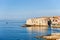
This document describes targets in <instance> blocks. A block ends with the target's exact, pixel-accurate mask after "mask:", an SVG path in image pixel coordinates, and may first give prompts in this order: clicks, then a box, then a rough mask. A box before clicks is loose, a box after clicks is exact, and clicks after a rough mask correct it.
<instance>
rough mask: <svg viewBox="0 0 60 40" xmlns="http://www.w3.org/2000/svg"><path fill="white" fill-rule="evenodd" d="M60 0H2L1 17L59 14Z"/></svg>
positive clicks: (17, 17)
mask: <svg viewBox="0 0 60 40" xmlns="http://www.w3.org/2000/svg"><path fill="white" fill-rule="evenodd" d="M59 15H60V0H0V19H10V20H16V19H19V20H22V19H28V18H33V17H41V16H59Z"/></svg>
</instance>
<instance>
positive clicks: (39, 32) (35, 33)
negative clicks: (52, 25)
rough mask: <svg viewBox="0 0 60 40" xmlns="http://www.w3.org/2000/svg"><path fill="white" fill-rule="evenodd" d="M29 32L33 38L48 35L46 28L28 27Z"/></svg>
mask: <svg viewBox="0 0 60 40" xmlns="http://www.w3.org/2000/svg"><path fill="white" fill-rule="evenodd" d="M27 31H28V32H29V34H31V35H32V36H38V35H40V36H41V35H46V34H47V31H48V27H44V26H31V27H27Z"/></svg>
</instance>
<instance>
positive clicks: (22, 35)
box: [0, 20, 60, 40]
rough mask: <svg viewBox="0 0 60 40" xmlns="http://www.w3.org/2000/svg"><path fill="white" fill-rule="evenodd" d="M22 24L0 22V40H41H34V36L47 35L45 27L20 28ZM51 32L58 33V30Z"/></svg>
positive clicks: (59, 30) (23, 22)
mask: <svg viewBox="0 0 60 40" xmlns="http://www.w3.org/2000/svg"><path fill="white" fill-rule="evenodd" d="M6 22H8V23H7V24H6ZM23 24H25V21H20V20H0V40H43V39H42V38H41V39H36V38H35V36H41V35H46V34H47V33H49V32H48V31H47V30H48V28H46V27H21V26H22V25H23ZM49 31H50V30H49ZM51 31H52V32H60V29H56V28H55V29H52V30H51Z"/></svg>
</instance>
